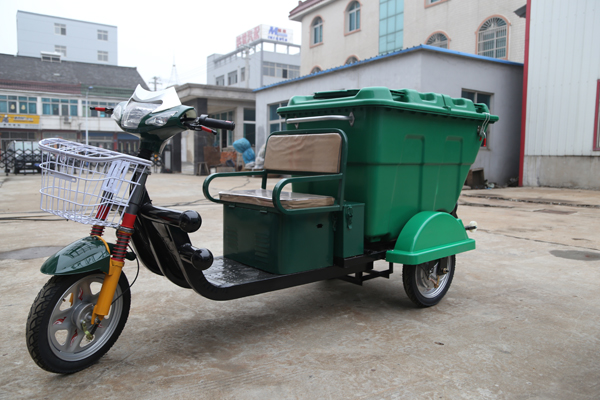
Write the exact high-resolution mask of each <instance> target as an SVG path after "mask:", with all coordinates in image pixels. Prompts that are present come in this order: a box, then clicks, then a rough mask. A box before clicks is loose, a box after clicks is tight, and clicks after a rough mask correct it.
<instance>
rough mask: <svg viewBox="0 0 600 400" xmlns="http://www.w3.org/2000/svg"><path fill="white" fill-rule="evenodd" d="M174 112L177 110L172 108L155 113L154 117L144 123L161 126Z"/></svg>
mask: <svg viewBox="0 0 600 400" xmlns="http://www.w3.org/2000/svg"><path fill="white" fill-rule="evenodd" d="M175 114H177V111H173V110H169V111H165V112H161V113H160V114H157V115H155V116H154V117H152V118H150V119H149V120H147V121H146V125H156V126H163V125H164V124H166V123H167V121H168V120H169V118H171V117H172V116H173V115H175Z"/></svg>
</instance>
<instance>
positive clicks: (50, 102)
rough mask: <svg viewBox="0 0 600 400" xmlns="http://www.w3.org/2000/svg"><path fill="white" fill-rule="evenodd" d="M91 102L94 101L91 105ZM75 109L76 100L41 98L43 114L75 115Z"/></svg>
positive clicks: (76, 108)
mask: <svg viewBox="0 0 600 400" xmlns="http://www.w3.org/2000/svg"><path fill="white" fill-rule="evenodd" d="M36 100H37V99H36ZM93 104H94V103H92V105H93ZM104 104H106V103H104ZM77 110H78V107H77V100H68V99H49V98H42V114H43V115H64V116H72V117H76V116H77V114H78V112H77Z"/></svg>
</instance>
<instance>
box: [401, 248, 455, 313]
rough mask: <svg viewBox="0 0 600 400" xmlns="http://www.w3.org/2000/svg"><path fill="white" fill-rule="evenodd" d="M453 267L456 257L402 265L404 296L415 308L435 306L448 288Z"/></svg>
mask: <svg viewBox="0 0 600 400" xmlns="http://www.w3.org/2000/svg"><path fill="white" fill-rule="evenodd" d="M455 265H456V256H449V257H445V258H440V259H438V260H434V261H430V262H427V263H423V264H419V265H404V266H403V268H402V282H403V284H404V291H405V292H406V295H407V296H408V298H409V299H410V300H411V301H412V302H413V303H414V304H415V305H416V306H417V307H431V306H434V305H436V304H437V303H439V302H440V301H441V300H442V298H443V297H444V296H445V295H446V292H448V289H449V288H450V284H451V283H452V278H453V277H454V267H455Z"/></svg>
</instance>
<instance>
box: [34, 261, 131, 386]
mask: <svg viewBox="0 0 600 400" xmlns="http://www.w3.org/2000/svg"><path fill="white" fill-rule="evenodd" d="M103 281H104V274H103V273H101V272H98V271H93V272H90V273H85V274H79V275H66V276H54V277H52V278H50V280H49V281H48V282H47V283H46V285H44V287H43V288H42V290H40V292H39V294H38V295H37V297H36V299H35V301H34V302H33V305H32V306H31V310H30V311H29V317H28V318H27V332H26V338H27V349H28V350H29V354H30V355H31V358H32V359H33V361H35V363H36V364H37V365H38V366H40V367H41V368H42V369H44V370H46V371H49V372H54V373H58V374H72V373H74V372H77V371H81V370H82V369H85V368H87V367H89V366H91V365H92V364H94V363H95V362H96V361H98V360H99V359H100V357H102V356H103V355H104V354H106V352H107V351H108V350H109V349H110V348H111V347H112V345H113V344H114V343H115V342H116V340H117V339H118V337H119V335H120V334H121V331H123V328H124V327H125V322H127V317H128V316H129V308H130V306H131V292H130V290H129V283H128V281H127V278H126V277H125V274H121V277H120V279H119V284H118V286H117V289H116V293H115V298H117V297H118V296H120V295H121V294H122V296H121V297H119V298H118V299H117V300H116V301H114V302H113V304H112V306H111V308H110V312H109V315H108V316H107V317H106V318H105V319H104V320H103V321H102V323H101V324H100V327H99V328H98V330H97V331H96V332H95V335H94V339H93V340H92V341H88V340H87V339H86V338H85V334H84V333H83V330H82V329H81V325H80V324H77V323H75V322H74V321H80V320H82V319H83V320H86V322H87V323H88V329H89V324H90V322H89V320H90V319H91V311H92V310H93V306H94V305H95V303H96V300H97V298H98V292H99V289H100V287H101V283H102V282H103ZM97 291H98V292H97ZM69 303H71V304H69ZM63 325H64V326H63ZM61 328H64V329H61ZM65 331H66V332H65ZM69 337H71V339H70V342H69V343H67V342H68V341H69V340H68V339H69ZM63 339H64V343H62V344H61V341H62V340H63Z"/></svg>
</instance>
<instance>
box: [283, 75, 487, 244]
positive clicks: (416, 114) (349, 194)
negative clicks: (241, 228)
mask: <svg viewBox="0 0 600 400" xmlns="http://www.w3.org/2000/svg"><path fill="white" fill-rule="evenodd" d="M277 112H278V113H279V114H280V115H281V116H282V117H284V118H286V119H297V118H300V120H297V121H295V122H292V123H290V122H289V121H288V125H287V129H288V130H294V129H309V128H337V129H341V130H343V131H344V132H345V133H346V135H347V137H348V163H347V170H346V174H347V175H346V188H345V199H346V200H348V201H354V202H359V203H364V204H365V240H366V241H367V242H377V241H388V240H394V239H396V238H397V237H398V235H399V234H400V231H401V230H402V228H403V227H404V225H405V224H406V223H407V222H408V220H409V219H410V218H411V217H412V216H414V215H415V214H417V213H418V212H421V211H444V212H451V211H452V210H453V209H454V206H455V205H456V202H457V200H458V197H459V195H460V191H461V189H462V186H463V184H464V182H465V179H466V177H467V174H468V172H469V169H470V167H471V165H472V164H473V162H474V161H475V157H476V156H477V152H478V151H479V148H480V146H481V140H482V138H483V135H484V133H483V132H484V131H485V129H486V128H487V125H488V124H489V123H494V122H496V121H498V117H497V116H495V115H490V114H489V110H488V108H487V106H486V105H485V104H473V102H472V101H470V100H468V99H463V98H451V97H449V96H446V95H441V94H436V93H420V92H417V91H415V90H409V89H402V90H390V89H388V88H384V87H371V88H364V89H360V90H341V91H333V92H318V93H315V94H314V95H313V96H294V97H292V98H291V99H290V101H289V103H288V106H286V107H281V108H279V109H278V111H277ZM323 116H345V117H350V120H342V121H340V120H327V118H325V120H323V118H315V117H323ZM302 119H304V120H302ZM482 127H483V128H482ZM336 189H337V188H336V187H334V185H331V184H327V183H310V184H294V185H293V190H294V191H296V192H303V193H313V194H322V195H329V196H332V195H335V193H336V192H335V191H336Z"/></svg>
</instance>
